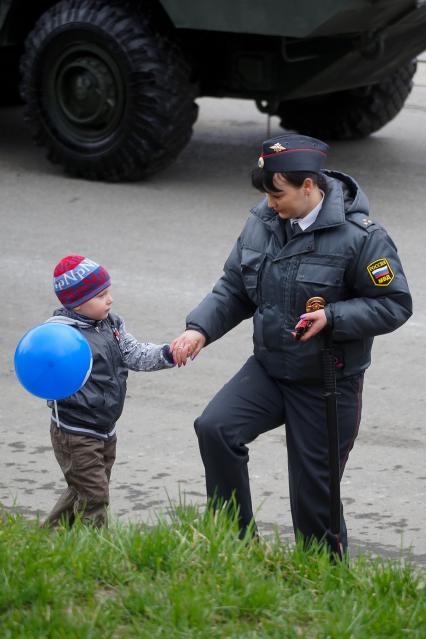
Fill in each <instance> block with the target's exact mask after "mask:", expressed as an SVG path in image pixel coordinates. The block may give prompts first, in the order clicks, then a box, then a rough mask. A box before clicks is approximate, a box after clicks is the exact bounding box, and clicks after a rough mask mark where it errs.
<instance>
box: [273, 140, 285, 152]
mask: <svg viewBox="0 0 426 639" xmlns="http://www.w3.org/2000/svg"><path fill="white" fill-rule="evenodd" d="M269 148H270V149H272V150H273V151H275V153H280V152H281V151H285V150H286V147H285V146H283V145H282V144H280V143H279V142H277V143H276V144H274V145H272V146H270V147H269Z"/></svg>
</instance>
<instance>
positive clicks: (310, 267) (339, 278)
mask: <svg viewBox="0 0 426 639" xmlns="http://www.w3.org/2000/svg"><path fill="white" fill-rule="evenodd" d="M344 274H345V270H344V269H343V268H342V267H340V266H326V265H324V264H304V263H303V262H302V263H301V264H300V265H299V269H298V271H297V275H296V282H312V283H313V284H320V285H322V286H341V285H342V282H343V276H344Z"/></svg>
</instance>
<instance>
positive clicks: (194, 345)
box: [170, 329, 206, 368]
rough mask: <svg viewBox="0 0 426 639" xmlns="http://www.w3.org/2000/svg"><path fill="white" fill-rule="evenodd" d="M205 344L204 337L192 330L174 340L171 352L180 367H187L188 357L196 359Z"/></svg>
mask: <svg viewBox="0 0 426 639" xmlns="http://www.w3.org/2000/svg"><path fill="white" fill-rule="evenodd" d="M205 343H206V338H205V337H204V335H203V334H202V333H200V332H199V331H194V330H192V329H188V330H187V331H184V332H183V333H182V335H180V336H179V337H177V338H176V339H174V340H173V342H172V343H171V344H170V350H171V352H172V353H173V359H174V360H175V363H176V364H177V365H178V367H179V368H180V367H181V366H182V365H183V366H185V364H186V360H187V359H188V357H190V358H191V359H195V357H196V356H197V355H198V353H199V352H200V351H201V349H202V348H203V346H204V344H205Z"/></svg>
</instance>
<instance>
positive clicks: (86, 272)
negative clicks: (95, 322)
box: [53, 255, 111, 308]
mask: <svg viewBox="0 0 426 639" xmlns="http://www.w3.org/2000/svg"><path fill="white" fill-rule="evenodd" d="M110 285H111V279H110V276H109V275H108V272H107V271H106V270H105V269H104V268H103V266H100V265H99V264H96V262H93V260H89V258H87V257H82V256H81V255H67V256H66V257H64V258H62V260H61V261H60V262H58V264H57V265H56V267H55V270H54V272H53V286H54V289H55V293H56V295H57V297H58V298H59V301H60V302H61V304H62V305H63V306H65V307H66V308H75V307H76V306H80V304H84V302H87V301H88V300H90V299H92V297H95V295H97V294H98V293H100V292H101V291H103V290H104V288H107V287H108V286H110Z"/></svg>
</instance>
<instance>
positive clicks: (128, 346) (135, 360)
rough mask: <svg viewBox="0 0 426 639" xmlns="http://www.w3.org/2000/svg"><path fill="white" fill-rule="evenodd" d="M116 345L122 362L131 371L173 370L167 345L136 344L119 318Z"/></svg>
mask: <svg viewBox="0 0 426 639" xmlns="http://www.w3.org/2000/svg"><path fill="white" fill-rule="evenodd" d="M118 330H119V340H118V345H119V347H120V350H121V354H122V356H123V362H124V364H125V365H126V366H127V368H130V370H132V371H158V370H161V369H162V368H173V366H174V365H175V363H174V361H173V355H172V354H171V352H170V348H169V345H168V344H161V345H158V344H151V343H150V342H143V343H141V342H138V340H137V339H136V338H135V337H133V335H131V334H130V333H128V332H127V331H126V327H125V324H124V320H123V319H121V318H120V323H119V329H118Z"/></svg>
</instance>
